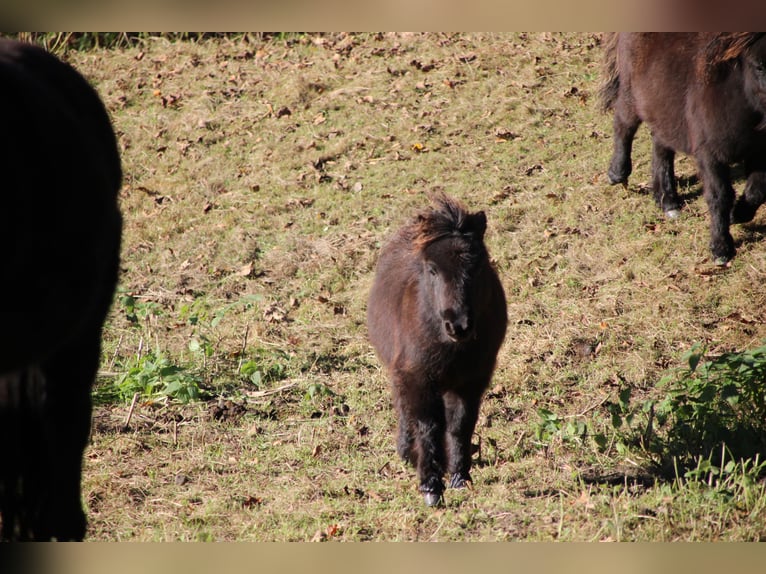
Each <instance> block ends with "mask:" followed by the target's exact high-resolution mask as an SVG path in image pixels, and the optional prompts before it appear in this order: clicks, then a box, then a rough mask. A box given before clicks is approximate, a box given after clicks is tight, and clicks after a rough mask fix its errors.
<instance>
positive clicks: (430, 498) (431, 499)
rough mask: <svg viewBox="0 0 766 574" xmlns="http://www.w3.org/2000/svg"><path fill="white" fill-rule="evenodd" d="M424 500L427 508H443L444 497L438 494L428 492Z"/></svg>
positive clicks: (424, 495)
mask: <svg viewBox="0 0 766 574" xmlns="http://www.w3.org/2000/svg"><path fill="white" fill-rule="evenodd" d="M423 500H425V501H426V506H443V505H444V497H443V496H442V495H441V494H437V493H436V492H426V493H425V494H423Z"/></svg>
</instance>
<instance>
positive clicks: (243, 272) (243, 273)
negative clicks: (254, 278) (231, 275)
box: [235, 261, 254, 277]
mask: <svg viewBox="0 0 766 574" xmlns="http://www.w3.org/2000/svg"><path fill="white" fill-rule="evenodd" d="M253 268H254V265H253V262H252V261H251V262H250V263H247V264H245V265H243V266H242V267H240V269H239V271H237V272H236V273H235V275H239V276H240V277H249V276H250V274H251V273H252V272H253Z"/></svg>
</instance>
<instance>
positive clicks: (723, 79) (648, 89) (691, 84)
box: [601, 32, 766, 265]
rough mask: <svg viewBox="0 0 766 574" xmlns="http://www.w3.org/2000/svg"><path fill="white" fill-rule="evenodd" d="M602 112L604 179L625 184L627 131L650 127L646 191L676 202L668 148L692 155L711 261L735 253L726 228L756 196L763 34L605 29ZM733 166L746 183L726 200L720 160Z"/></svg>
mask: <svg viewBox="0 0 766 574" xmlns="http://www.w3.org/2000/svg"><path fill="white" fill-rule="evenodd" d="M605 47H606V58H605V68H606V70H605V71H606V76H607V79H606V83H605V85H604V87H603V88H602V94H601V95H602V101H603V105H604V109H605V110H613V111H614V153H613V155H612V160H611V165H610V166H609V171H608V177H609V182H610V183H612V184H617V183H622V184H627V181H628V176H629V175H630V172H631V168H632V166H631V160H630V154H631V148H632V145H633V137H634V136H635V134H636V130H637V129H638V126H639V125H640V124H641V122H646V124H647V125H648V126H649V128H650V129H651V132H652V189H653V193H654V199H655V201H656V202H657V204H658V205H659V206H660V208H662V210H663V211H664V212H665V214H666V215H667V216H668V217H670V218H673V217H676V216H677V215H678V210H679V209H680V206H681V201H680V199H679V197H678V194H677V193H676V180H675V174H674V171H673V160H674V157H675V153H676V152H678V151H680V152H683V153H687V154H690V155H693V156H694V157H695V159H696V161H697V166H698V170H699V174H700V176H701V180H702V185H703V190H704V197H705V201H706V202H707V205H708V209H709V211H710V250H711V251H712V254H713V258H714V261H715V263H716V264H717V265H724V264H726V263H727V262H728V261H729V260H730V259H731V258H732V257H734V254H735V248H734V240H733V239H732V237H731V234H730V232H729V224H730V222H733V223H744V222H747V221H750V220H751V219H753V217H754V216H755V212H756V210H757V209H758V207H759V206H760V205H761V204H762V203H763V202H764V201H765V200H766V118H765V117H764V113H765V112H766V35H765V34H763V33H745V32H732V33H713V32H702V33H620V34H607V35H606V37H605ZM737 162H743V164H744V169H745V174H746V176H747V184H746V186H745V190H744V193H743V194H742V195H741V196H740V197H739V199H738V200H737V201H736V204H735V201H734V200H735V193H734V189H733V187H732V184H731V176H730V173H729V166H730V165H731V164H733V163H737Z"/></svg>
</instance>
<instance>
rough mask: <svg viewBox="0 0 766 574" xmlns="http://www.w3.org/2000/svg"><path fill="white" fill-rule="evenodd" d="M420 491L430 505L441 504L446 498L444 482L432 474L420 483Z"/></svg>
mask: <svg viewBox="0 0 766 574" xmlns="http://www.w3.org/2000/svg"><path fill="white" fill-rule="evenodd" d="M420 492H422V493H423V499H424V500H425V501H426V504H427V505H428V506H439V505H441V504H442V503H443V502H444V500H443V498H442V494H443V493H444V482H442V480H441V478H439V477H437V476H432V477H430V478H429V479H427V480H426V481H425V482H423V483H422V484H421V485H420Z"/></svg>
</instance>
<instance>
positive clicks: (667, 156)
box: [652, 139, 681, 219]
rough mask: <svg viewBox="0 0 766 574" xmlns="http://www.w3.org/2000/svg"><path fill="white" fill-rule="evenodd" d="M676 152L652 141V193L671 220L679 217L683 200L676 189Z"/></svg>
mask: <svg viewBox="0 0 766 574" xmlns="http://www.w3.org/2000/svg"><path fill="white" fill-rule="evenodd" d="M675 158H676V152H675V151H673V150H672V149H670V148H669V147H665V146H664V145H662V144H660V143H657V140H655V139H653V140H652V191H653V193H654V200H655V201H656V202H657V206H658V207H659V208H660V209H662V211H663V212H664V213H665V215H666V216H667V217H668V218H670V219H675V218H676V217H678V214H679V211H680V209H681V199H680V198H679V197H678V191H677V189H676V174H675V169H674V167H673V162H674V161H675Z"/></svg>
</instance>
